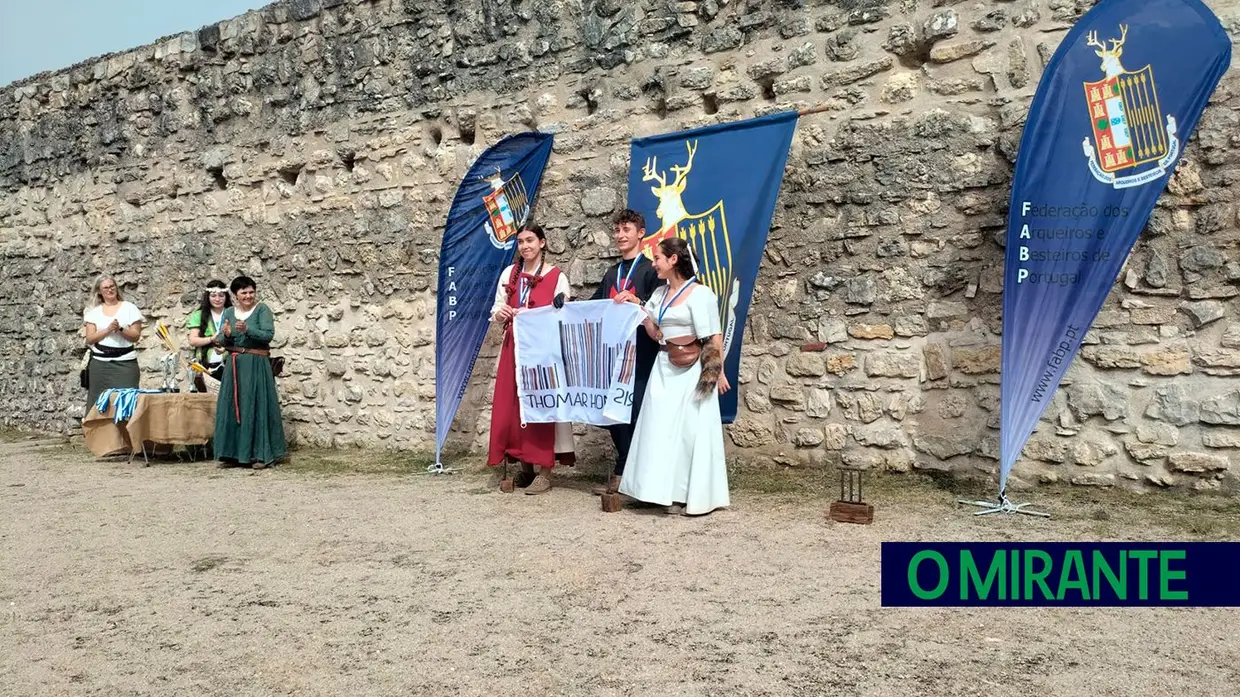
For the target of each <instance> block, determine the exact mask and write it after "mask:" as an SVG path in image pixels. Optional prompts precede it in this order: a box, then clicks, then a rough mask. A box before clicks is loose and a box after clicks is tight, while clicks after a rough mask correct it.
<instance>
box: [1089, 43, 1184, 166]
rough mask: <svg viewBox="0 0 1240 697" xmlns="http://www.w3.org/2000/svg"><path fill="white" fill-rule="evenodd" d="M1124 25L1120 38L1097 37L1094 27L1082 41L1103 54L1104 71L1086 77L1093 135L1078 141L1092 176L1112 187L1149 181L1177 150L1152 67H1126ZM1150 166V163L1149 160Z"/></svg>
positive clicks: (1098, 54) (1172, 121) (1173, 133)
mask: <svg viewBox="0 0 1240 697" xmlns="http://www.w3.org/2000/svg"><path fill="white" fill-rule="evenodd" d="M1127 40H1128V25H1126V24H1121V25H1120V26H1119V38H1118V39H1107V43H1109V44H1110V47H1109V48H1108V47H1107V43H1104V42H1102V41H1099V40H1098V32H1097V31H1090V32H1088V33H1087V34H1086V35H1085V43H1086V45H1087V46H1089V47H1091V48H1095V49H1097V50H1095V51H1094V55H1096V56H1098V57H1099V58H1101V59H1102V64H1101V65H1100V66H1099V68H1100V69H1101V70H1102V72H1103V73H1104V77H1103V78H1102V79H1101V80H1098V81H1096V82H1086V83H1085V106H1086V109H1087V111H1088V115H1089V121H1090V125H1091V126H1092V130H1093V139H1092V142H1091V139H1090V138H1086V139H1084V140H1083V141H1082V142H1081V149H1082V150H1083V151H1084V153H1085V157H1086V158H1087V159H1088V160H1089V169H1090V172H1091V173H1092V174H1093V175H1094V178H1095V179H1097V180H1098V181H1100V182H1103V183H1104V184H1110V185H1111V186H1112V187H1114V188H1116V189H1122V188H1126V187H1131V186H1140V185H1142V184H1147V183H1149V182H1152V181H1154V180H1156V179H1159V178H1161V177H1162V176H1164V175H1165V174H1166V173H1167V172H1168V171H1169V167H1170V166H1171V164H1172V163H1173V162H1174V161H1175V158H1176V157H1177V156H1178V155H1179V148H1180V144H1179V141H1178V140H1177V139H1176V136H1175V118H1173V117H1172V116H1170V115H1167V116H1166V117H1165V120H1164V115H1163V113H1162V107H1161V106H1160V105H1159V103H1158V89H1157V88H1156V86H1155V84H1154V69H1153V67H1152V66H1149V65H1147V66H1145V67H1144V68H1141V69H1140V70H1136V71H1130V70H1127V69H1125V68H1124V66H1123V64H1122V63H1120V61H1119V59H1120V56H1122V55H1123V53H1124V44H1125V42H1126V41H1127ZM1151 163H1153V166H1152V167H1149V166H1148V165H1151Z"/></svg>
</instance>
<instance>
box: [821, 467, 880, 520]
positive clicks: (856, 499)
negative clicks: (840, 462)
mask: <svg viewBox="0 0 1240 697" xmlns="http://www.w3.org/2000/svg"><path fill="white" fill-rule="evenodd" d="M827 516H828V517H829V518H831V520H834V521H836V522H837V523H857V524H860V525H869V524H870V523H873V522H874V507H873V506H871V505H870V504H868V503H865V502H864V501H862V500H861V470H856V469H840V500H839V501H834V502H832V503H831V510H830V512H829V513H828V514H827Z"/></svg>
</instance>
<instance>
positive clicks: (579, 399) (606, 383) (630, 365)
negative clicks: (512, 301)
mask: <svg viewBox="0 0 1240 697" xmlns="http://www.w3.org/2000/svg"><path fill="white" fill-rule="evenodd" d="M645 316H646V313H645V310H644V309H642V308H641V307H640V306H639V305H634V304H632V303H617V302H615V301H612V300H588V301H585V302H570V303H565V305H564V307H562V308H561V309H559V310H557V309H555V308H554V307H540V308H537V309H534V310H522V311H520V312H518V313H517V316H516V319H515V320H514V321H513V335H514V338H515V340H516V343H515V348H516V359H517V399H518V401H519V403H520V404H521V422H522V423H529V424H542V423H558V422H571V421H575V422H578V423H586V424H593V425H595V426H611V425H613V424H621V423H628V422H629V417H630V413H631V411H632V408H633V374H634V371H635V370H636V369H637V354H636V344H635V343H634V342H635V339H636V333H635V330H637V329H638V327H639V326H640V325H641V323H642V320H643V319H644V318H645Z"/></svg>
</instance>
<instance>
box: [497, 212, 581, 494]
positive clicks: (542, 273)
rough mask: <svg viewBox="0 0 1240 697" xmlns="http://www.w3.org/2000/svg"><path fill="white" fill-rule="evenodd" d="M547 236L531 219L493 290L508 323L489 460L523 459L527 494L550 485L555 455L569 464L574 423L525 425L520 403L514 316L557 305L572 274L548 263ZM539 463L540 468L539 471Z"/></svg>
mask: <svg viewBox="0 0 1240 697" xmlns="http://www.w3.org/2000/svg"><path fill="white" fill-rule="evenodd" d="M546 248H547V238H546V236H545V235H544V234H543V230H542V228H541V227H539V226H537V225H534V224H532V223H531V224H529V225H526V226H525V227H523V228H522V229H521V232H519V233H517V255H518V256H517V263H515V264H513V265H512V266H509V267H508V268H506V269H504V272H503V273H501V274H500V277H499V284H498V285H497V287H496V289H495V304H494V305H492V306H491V321H492V322H499V323H501V324H503V325H504V344H503V348H501V349H500V353H499V368H498V369H497V370H496V373H495V396H494V399H493V400H492V401H491V447H490V451H489V453H488V454H487V465H488V466H490V467H494V466H496V465H499V464H504V463H507V462H519V463H521V474H520V475H519V476H518V477H517V481H516V484H517V486H520V487H523V488H525V493H527V494H542V493H545V492H548V491H550V490H551V469H552V468H553V467H554V466H555V462H556V460H559V461H560V462H562V463H564V464H566V465H571V464H573V462H574V461H575V455H574V453H573V430H572V424H567V423H561V424H525V425H524V426H522V425H521V408H520V406H519V404H518V403H517V365H516V363H517V361H516V355H515V348H514V339H513V335H512V318H513V316H514V315H516V314H517V313H518V312H520V311H521V310H523V309H526V308H534V307H545V306H547V305H552V304H554V305H556V306H557V307H559V306H560V305H562V304H563V302H564V301H565V300H567V299H568V295H569V292H570V289H569V286H568V278H567V277H565V275H564V274H563V273H561V272H560V270H559V269H558V268H556V267H554V266H552V265H550V264H547V263H546V258H545V257H546ZM535 467H537V468H538V470H537V472H536V471H535V469H534V468H535Z"/></svg>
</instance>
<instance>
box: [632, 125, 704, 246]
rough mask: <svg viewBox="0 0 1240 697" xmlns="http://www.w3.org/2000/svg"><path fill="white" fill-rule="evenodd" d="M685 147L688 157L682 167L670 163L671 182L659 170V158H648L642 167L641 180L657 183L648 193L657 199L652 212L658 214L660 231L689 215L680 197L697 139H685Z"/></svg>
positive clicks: (683, 190)
mask: <svg viewBox="0 0 1240 697" xmlns="http://www.w3.org/2000/svg"><path fill="white" fill-rule="evenodd" d="M685 147H686V148H687V149H688V150H689V159H688V160H687V161H686V162H685V164H684V166H683V167H682V166H679V165H672V167H671V170H672V174H674V175H676V178H675V179H673V180H672V183H671V184H668V183H667V175H666V174H662V173H660V172H659V158H657V157H651V158H648V159H647V160H646V166H645V167H643V168H642V181H644V182H648V181H654V182H658V183H659V185H658V186H652V187H650V193H652V194H654V196H655V198H657V199H659V207H658V209H657V210H655V212H654V214H655V215H657V216H659V223H660V225H659V231H660V232H666V231H667V230H668V229H669V228H672V227H674V226H675V225H676V224H677V223H679V222H680V221H682V220H684V219H685V218H688V217H689V212H688V211H687V210H685V202H684V199H683V198H681V197H682V195H683V194H684V193H685V183H686V179H687V178H688V176H689V172H690V170H692V169H693V156H694V155H696V154H697V141H693V142H692V143H690V142H688V141H685ZM665 236H666V235H665Z"/></svg>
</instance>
